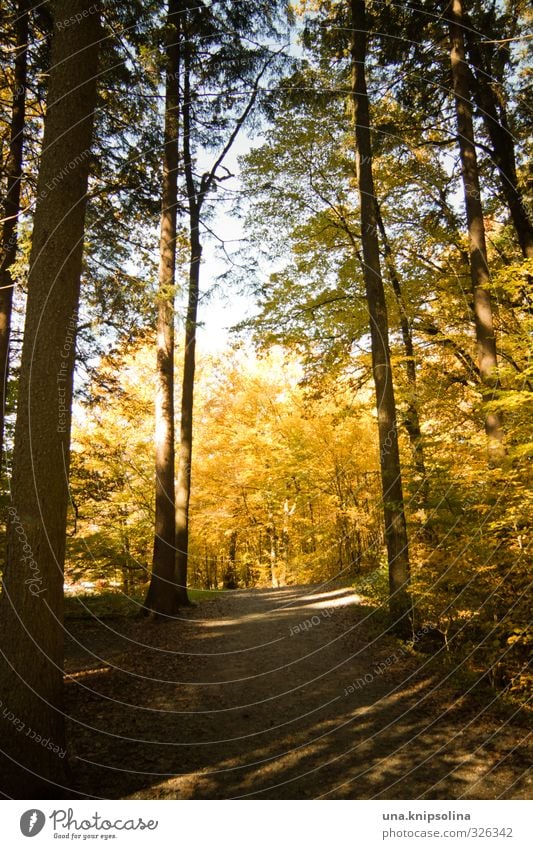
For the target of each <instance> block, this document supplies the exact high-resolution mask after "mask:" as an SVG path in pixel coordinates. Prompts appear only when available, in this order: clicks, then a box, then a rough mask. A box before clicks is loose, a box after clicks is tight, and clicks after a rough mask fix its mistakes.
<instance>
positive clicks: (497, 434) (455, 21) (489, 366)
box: [448, 0, 504, 463]
mask: <svg viewBox="0 0 533 849" xmlns="http://www.w3.org/2000/svg"><path fill="white" fill-rule="evenodd" d="M448 15H449V27H450V60H451V69H452V81H453V91H454V95H455V109H456V117H457V131H458V144H459V151H460V156H461V165H462V179H463V189H464V197H465V210H466V221H467V227H468V242H469V249H470V276H471V280H472V291H473V297H474V321H475V328H476V341H477V350H478V368H479V373H480V377H481V381H482V383H483V385H484V387H485V393H484V395H485V400H490V399H491V396H492V394H493V392H494V390H495V389H497V387H498V361H497V355H496V337H495V332H494V320H493V315H492V304H491V297H490V272H489V265H488V258H487V244H486V239H485V224H484V220H483V206H482V203H481V187H480V180H479V169H478V162H477V153H476V145H475V137H474V124H473V120H472V102H471V97H470V86H469V69H468V65H467V63H466V59H465V47H464V37H463V30H464V27H465V23H464V19H463V3H462V0H451V3H450V6H449V9H448ZM485 430H486V433H487V440H488V453H489V461H490V462H491V463H495V462H498V460H500V459H501V457H502V455H503V453H504V446H503V427H502V416H501V414H500V413H499V412H498V411H497V410H495V411H491V412H488V413H487V414H486V415H485Z"/></svg>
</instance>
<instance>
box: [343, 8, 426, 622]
mask: <svg viewBox="0 0 533 849" xmlns="http://www.w3.org/2000/svg"><path fill="white" fill-rule="evenodd" d="M350 6H351V14H352V26H353V37H352V49H351V58H352V102H353V110H354V123H355V138H356V165H357V180H358V187H359V200H360V210H361V213H360V214H361V232H362V243H363V259H364V281H365V288H366V298H367V304H368V311H369V316H370V336H371V343H372V370H373V375H374V384H375V390H376V406H377V412H378V433H379V453H380V468H381V482H382V493H383V512H384V519H385V540H386V544H387V555H388V564H389V586H390V602H389V607H390V616H391V624H392V626H393V627H394V629H395V630H396V631H397V632H398V633H400V634H402V635H406V636H408V635H410V634H411V633H412V605H411V600H410V596H409V591H408V586H409V553H408V544H407V528H406V523H405V513H404V502H403V489H402V474H401V467H400V453H399V447H398V429H397V424H396V405H395V400H394V387H393V383H392V370H391V363H390V351H389V328H388V316H387V306H386V302H385V291H384V287H383V278H382V275H381V266H380V256H379V242H378V225H377V220H376V204H375V192H374V178H373V172H372V144H371V138H370V112H369V103H368V94H367V88H366V75H365V61H366V41H367V22H366V9H365V2H364V0H351V3H350Z"/></svg>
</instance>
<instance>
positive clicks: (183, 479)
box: [176, 95, 202, 606]
mask: <svg viewBox="0 0 533 849" xmlns="http://www.w3.org/2000/svg"><path fill="white" fill-rule="evenodd" d="M185 96H187V95H185ZM185 132H187V131H186V130H185ZM186 167H187V166H186ZM192 203H193V201H192V200H191V204H192ZM201 255H202V246H201V244H200V215H199V211H198V210H197V209H196V204H194V208H192V209H191V259H190V266H189V302H188V306H187V318H186V321H185V352H184V359H183V380H182V395H181V428H180V437H181V438H180V452H179V462H178V484H177V491H176V548H177V570H176V574H177V583H178V586H177V592H178V601H179V604H180V605H182V606H183V605H187V604H189V598H188V595H187V567H188V559H189V503H190V499H191V463H192V421H193V407H194V374H195V370H196V321H197V315H198V299H199V294H200V258H201Z"/></svg>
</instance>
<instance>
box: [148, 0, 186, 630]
mask: <svg viewBox="0 0 533 849" xmlns="http://www.w3.org/2000/svg"><path fill="white" fill-rule="evenodd" d="M180 7H181V3H180V2H179V0H169V2H168V11H167V27H166V55H167V63H166V90H165V144H164V153H163V187H162V204H161V207H162V208H161V229H160V242H159V296H158V316H157V390H156V400H155V444H156V449H155V473H156V480H155V533H154V548H153V559H152V577H151V581H150V586H149V588H148V593H147V595H146V601H145V609H146V610H151V611H152V612H153V613H155V614H157V615H162V616H165V615H166V616H172V615H174V614H175V613H176V611H177V609H178V598H177V593H176V583H175V567H176V525H175V522H176V519H175V512H176V506H175V505H176V499H175V481H174V476H175V445H174V300H175V298H174V292H175V268H176V221H177V202H178V164H179V155H178V150H179V148H178V135H179V108H180V99H179V70H180V48H179V32H180V25H179V13H180Z"/></svg>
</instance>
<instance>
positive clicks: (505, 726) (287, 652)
mask: <svg viewBox="0 0 533 849" xmlns="http://www.w3.org/2000/svg"><path fill="white" fill-rule="evenodd" d="M67 627H68V629H69V632H70V636H69V638H68V641H67V642H68V645H67V667H66V672H67V677H66V682H67V684H66V692H67V696H66V699H67V702H66V712H67V715H70V717H71V719H70V721H69V727H70V731H69V737H70V740H69V752H70V755H71V767H72V775H73V778H74V780H75V782H76V785H77V787H78V788H79V792H80V794H81V795H82V796H87V797H94V798H124V799H230V798H254V799H314V798H328V799H372V798H376V799H417V798H427V799H462V798H465V799H495V798H510V799H520V798H526V797H528V796H529V795H530V792H531V784H528V765H529V764H530V763H531V760H530V759H528V752H527V748H526V741H527V738H528V716H527V714H526V712H525V709H520V708H518V707H517V706H516V705H514V706H513V704H511V703H510V702H508V701H506V700H504V699H503V698H502V697H501V696H499V695H498V693H496V692H495V691H494V690H491V689H490V688H488V687H487V686H484V685H480V684H478V685H476V684H475V679H474V678H473V677H472V675H466V674H465V675H461V674H460V672H458V671H457V670H454V669H453V666H452V665H451V664H450V663H449V662H448V661H447V660H446V657H445V652H444V651H442V652H440V654H439V657H438V658H432V657H431V656H428V655H425V654H421V653H415V652H413V651H412V650H409V649H407V648H406V647H405V646H403V644H401V643H400V642H399V641H398V640H396V639H395V638H394V637H392V636H390V635H384V634H383V632H382V627H380V624H379V615H377V614H376V612H375V610H374V609H372V608H370V607H368V606H365V604H363V603H362V602H361V601H360V599H358V597H357V596H354V593H353V590H352V589H350V588H346V587H344V588H342V587H338V586H337V587H335V588H332V587H331V585H327V586H323V587H311V586H296V587H286V588H283V589H265V590H257V589H256V590H238V591H235V592H224V593H220V594H219V595H218V596H217V597H216V598H214V599H212V600H209V601H205V602H203V603H201V604H200V605H198V606H196V607H193V608H191V609H188V610H186V611H185V612H184V613H183V615H182V616H181V617H180V618H179V619H177V620H172V621H168V622H164V623H156V622H150V621H147V620H143V619H137V618H134V619H132V618H126V617H109V618H102V619H101V620H95V619H72V620H67ZM529 780H530V779H529Z"/></svg>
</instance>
